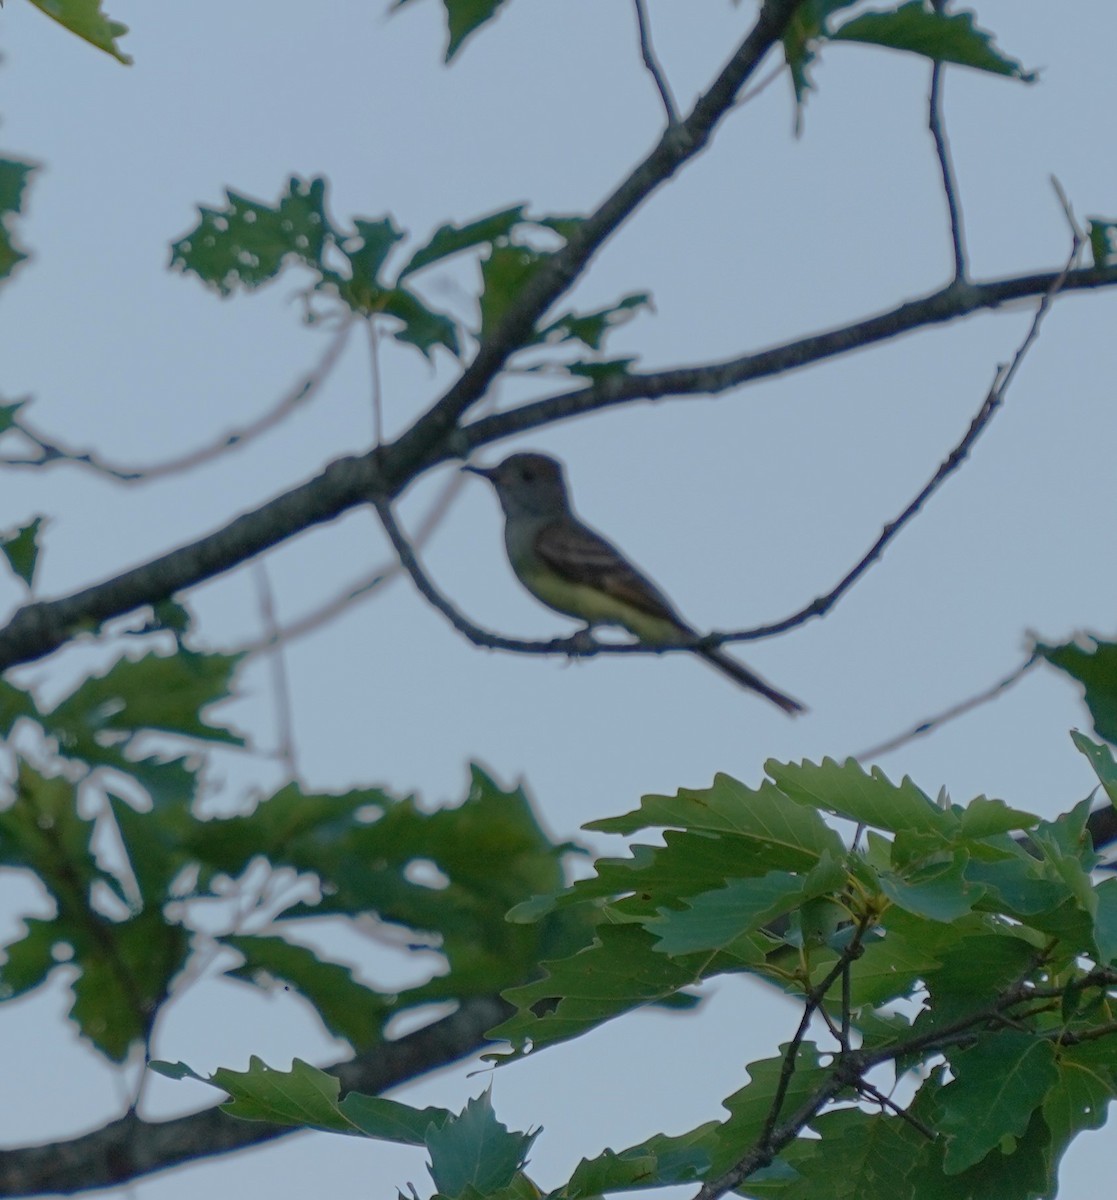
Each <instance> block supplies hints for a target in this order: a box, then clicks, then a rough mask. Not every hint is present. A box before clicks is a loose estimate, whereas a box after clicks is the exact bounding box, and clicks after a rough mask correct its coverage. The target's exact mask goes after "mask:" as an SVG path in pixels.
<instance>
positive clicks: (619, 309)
mask: <svg viewBox="0 0 1117 1200" xmlns="http://www.w3.org/2000/svg"><path fill="white" fill-rule="evenodd" d="M651 303H652V300H651V296H650V295H649V294H648V293H647V292H633V293H631V294H630V295H628V296H624V297H622V298H621V299H620V300H618V301H617V302H616V304H610V305H609V306H608V307H607V308H601V309H598V310H597V311H596V312H591V313H575V312H569V313H566V314H565V315H564V316H561V317H559V318H558V320H557V321H553V322H552V323H551V324H550V325H548V326H547V327H546V328H545V329H543V330H542V331H541V332H540V337H541V338H543V339H544V340H550V341H558V342H569V341H578V342H582V343H583V344H584V345H586V346H588V347H589V348H590V349H591V350H600V349H601V348H602V345H603V344H604V341H605V336H606V334H608V333H609V332H610V331H611V330H613V329H615V328H616V327H617V326H618V325H622V324H624V323H625V322H626V321H628V320H630V319H631V318H632V317H633V316H635V314H636V312H637V311H638V310H639V309H641V308H650V307H651ZM629 361H632V360H629Z"/></svg>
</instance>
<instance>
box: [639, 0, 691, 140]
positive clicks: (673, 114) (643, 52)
mask: <svg viewBox="0 0 1117 1200" xmlns="http://www.w3.org/2000/svg"><path fill="white" fill-rule="evenodd" d="M632 4H633V7H634V8H635V9H636V28H637V30H638V31H639V34H640V57H641V58H642V59H643V60H644V66H645V67H647V68H648V74H649V75H650V76H651V77H652V79H653V80H654V81H655V86H656V90H657V91H658V92H659V98H660V100H662V101H663V111H664V112H665V113H666V114H667V124H668V125H677V124H678V122H679V113H678V110H677V109H676V108H675V101H674V98H673V97H672V95H671V88H670V87H669V86H668V84H667V78H666V76H665V75H664V74H663V68H662V67H661V66H660V65H659V60H658V59H657V58H656V56H655V51H654V50H653V49H652V31H651V29H650V28H649V25H648V13H647V9H646V8H645V7H644V0H632Z"/></svg>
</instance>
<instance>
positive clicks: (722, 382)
mask: <svg viewBox="0 0 1117 1200" xmlns="http://www.w3.org/2000/svg"><path fill="white" fill-rule="evenodd" d="M1059 280H1062V283H1061V285H1060V287H1059V288H1058V291H1059V293H1060V294H1064V293H1067V292H1074V291H1084V290H1091V289H1093V288H1099V287H1106V288H1108V287H1113V286H1114V285H1117V265H1111V266H1106V267H1090V268H1088V269H1086V270H1077V271H1070V272H1068V273H1066V274H1064V272H1063V271H1062V270H1057V271H1045V272H1043V273H1042V274H1033V275H1018V276H1012V277H1008V278H1003V279H992V280H987V281H986V282H984V283H970V282H968V281H957V280H955V281H952V282H951V283H949V284H947V286H946V287H944V288H940V289H938V290H937V291H934V292H930V293H928V294H927V295H925V296H921V297H919V299H917V300H909V301H906V302H905V303H904V304H901V305H898V306H897V307H896V308H892V309H888V310H887V311H885V312H883V313H880V314H879V315H877V316H875V317H867V318H865V319H864V320H861V321H855V322H853V323H852V324H850V325H842V326H839V327H837V328H835V329H830V330H826V331H825V332H823V333H816V334H811V335H810V336H809V337H805V338H798V339H796V340H795V341H791V342H784V343H782V344H781V345H779V346H773V347H772V348H770V349H768V350H760V351H756V352H754V353H751V354H746V355H742V356H740V357H737V358H731V359H726V360H725V361H723V362H718V363H704V364H702V365H700V366H694V367H677V368H673V369H670V370H665V371H655V372H649V373H646V374H641V373H639V372H635V373H632V374H628V375H617V376H613V377H611V378H608V379H604V380H601V381H599V382H597V383H595V384H591V385H586V386H580V387H578V388H576V389H574V390H572V391H569V392H563V393H560V394H559V395H557V396H548V397H545V398H544V399H541V400H534V401H531V402H530V403H527V404H521V405H519V406H518V407H516V408H514V409H510V410H509V411H507V412H501V413H495V414H493V415H492V416H489V417H481V418H479V419H477V420H475V421H471V422H469V423H468V424H466V425H465V426H464V427H463V428H462V431H461V436H460V442H461V450H460V453H461V455H462V456H465V455H466V454H468V453H469V452H470V451H472V450H476V449H477V448H478V447H480V446H483V445H485V444H487V443H489V442H494V441H497V440H499V439H501V438H506V437H511V436H512V435H514V434H520V433H525V432H527V431H528V430H531V429H537V428H539V427H541V426H543V425H550V424H554V423H555V422H556V421H565V420H569V419H570V418H572V417H580V416H582V415H584V414H585V413H588V412H597V411H599V410H602V409H606V408H611V407H613V406H615V405H618V404H631V403H632V402H633V401H636V400H662V399H665V398H667V397H670V396H716V395H719V394H721V393H722V392H727V391H730V390H731V389H733V388H737V387H740V386H741V385H742V384H745V383H753V382H755V381H756V380H758V379H768V378H772V377H774V376H777V375H783V374H785V373H786V372H788V371H793V370H797V369H799V368H801V367H805V366H810V365H812V364H814V363H819V362H825V361H826V360H827V359H829V358H835V357H837V356H838V355H840V354H848V353H849V352H850V351H852V350H861V349H864V348H865V347H866V346H872V345H874V344H876V343H877V342H885V341H891V340H892V339H893V338H896V337H900V336H901V335H903V334H905V333H911V332H912V331H914V330H916V329H925V328H929V327H931V326H934V325H941V324H945V323H946V322H948V321H956V320H958V319H960V318H962V317H966V316H969V315H971V314H972V313H975V312H979V311H981V310H984V309H995V308H1000V307H1001V306H1002V305H1006V304H1011V303H1013V302H1016V301H1021V300H1030V299H1035V298H1037V297H1041V296H1045V295H1047V294H1048V293H1050V291H1051V288H1052V286H1053V285H1054V284H1055V283H1056V282H1057V281H1059ZM456 448H457V447H455V449H456Z"/></svg>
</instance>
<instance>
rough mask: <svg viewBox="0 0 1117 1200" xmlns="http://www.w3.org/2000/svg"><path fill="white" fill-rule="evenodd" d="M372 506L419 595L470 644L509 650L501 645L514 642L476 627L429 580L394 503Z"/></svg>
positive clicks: (382, 501)
mask: <svg viewBox="0 0 1117 1200" xmlns="http://www.w3.org/2000/svg"><path fill="white" fill-rule="evenodd" d="M372 503H373V506H374V507H375V509H376V512H377V515H378V516H379V517H380V523H381V524H382V525H383V526H384V532H385V533H386V534H387V535H388V540H389V541H390V542H391V543H392V546H393V547H394V549H395V552H396V554H397V555H399V560H400V563H401V564H402V566H403V569H404V570H405V571H406V572H407V573H408V575H410V576H411V581H412V583H414V584H415V587H416V588H417V589H418V591H419V594H420V595H421V596H422V597H423V598H424V599H425V600H426V601H427V602H428V603H429V604H431V605H432V606H433V607H434V608H437V609H438V611H439V612H440V613H442V615H443V616H444V617H445V618H446V619H447V620H448V621H449V622H450V624H451V625H453V627H454V628H455V629H456V630H457V631H458V632H459V633H461V634H464V635H465V636H466V637H467V638H469V640H470V641H471V642H475V643H477V644H478V645H481V646H489V647H491V648H493V649H497V650H505V649H509V648H510V647H509V645H507V644H503V645H502V643H511V642H513V641H514V639H511V638H507V639H505V638H501V637H499V636H496V635H493V634H490V633H488V632H487V631H486V630H484V629H482V628H481V627H480V626H479V625H474V624H473V622H472V621H470V620H469V619H468V617H465V616H463V615H462V614H461V613H460V612H458V610H457V609H456V608H455V607H454V606H453V605H452V604H451V603H450V601H449V600H447V599H446V597H445V596H443V595H442V593H441V592H440V591H439V590H438V589H437V588H436V587H435V586H434V584H433V583H432V582H431V581H430V579H429V578H428V576H427V574H426V572H425V571H424V570H423V568H422V566H421V565H420V563H419V559H418V557H417V556H416V554H415V549H414V547H413V546H412V545H411V543H410V541H409V540H408V538H407V535H406V534H405V533H404V532H403V530H402V529H401V528H400V527H399V523H398V522H397V521H396V518H395V514H394V513H393V512H392V504H391V501H390V500H388V499H387V498H386V497H384V496H375V497H373V501H372Z"/></svg>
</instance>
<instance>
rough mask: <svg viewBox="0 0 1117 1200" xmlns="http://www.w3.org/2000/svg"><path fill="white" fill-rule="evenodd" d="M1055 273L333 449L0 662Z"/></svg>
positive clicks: (6, 635) (1097, 270) (71, 598)
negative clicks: (296, 478)
mask: <svg viewBox="0 0 1117 1200" xmlns="http://www.w3.org/2000/svg"><path fill="white" fill-rule="evenodd" d="M1060 275H1061V273H1060V272H1044V273H1042V274H1037V275H1022V276H1016V277H1013V278H1009V279H1001V280H991V281H988V282H986V283H983V284H970V283H951V284H949V285H948V286H947V287H946V288H943V289H941V290H940V291H938V292H934V293H932V294H931V295H929V296H926V297H923V298H922V299H920V300H915V301H911V302H909V303H907V304H903V305H900V306H899V307H898V308H896V309H893V310H891V311H890V312H887V313H883V314H881V315H880V316H878V317H871V318H869V319H868V320H865V321H860V322H856V323H855V324H853V325H849V326H845V327H842V328H840V329H834V330H830V331H828V332H826V333H822V334H816V335H813V336H812V337H809V338H802V339H799V340H798V341H795V342H789V343H785V344H784V345H783V346H780V347H775V348H773V349H771V350H766V351H761V352H760V353H758V354H752V355H748V356H746V357H744V358H740V359H735V360H731V361H730V362H727V363H721V364H710V365H706V366H702V367H692V368H682V369H679V370H673V371H662V372H658V373H656V374H654V375H649V376H645V377H641V376H626V377H624V378H621V379H618V380H614V381H611V382H608V383H602V384H600V385H598V386H597V387H592V388H585V389H581V390H579V391H577V392H573V393H568V394H567V395H565V396H557V397H551V398H550V399H548V400H541V401H536V402H534V403H532V404H525V405H522V406H521V407H519V408H517V409H514V410H512V411H511V412H507V413H499V414H496V415H494V416H488V417H481V418H479V419H478V420H476V421H474V422H472V423H470V424H468V425H467V426H465V428H464V429H462V430H459V431H458V435H457V437H456V438H455V439H447V443H446V444H444V445H442V446H440V447H438V448H437V449H432V450H430V451H429V452H428V453H427V455H426V457H425V458H422V459H420V460H418V461H415V460H414V459H413V458H412V457H411V455H412V453H413V451H414V447H410V446H409V443H408V442H407V439H408V437H409V435H406V434H405V435H404V438H402V439H400V441H399V442H396V443H395V444H394V445H392V446H389V447H384V448H382V449H380V450H379V451H376V450H374V451H370V452H369V453H368V454H365V455H362V456H360V457H357V458H353V457H347V458H340V459H337V460H335V461H334V462H332V463H330V464H329V466H327V467H326V468H325V470H323V471H322V472H321V474H319V475H318V476H317V477H315V478H314V479H311V480H309V481H308V482H306V483H304V484H301V485H300V486H299V487H296V488H294V489H293V490H291V491H290V492H286V493H284V494H283V495H281V496H278V497H276V498H275V499H274V500H270V501H268V502H267V503H266V504H263V505H261V507H260V508H258V509H255V510H253V511H252V512H249V513H246V514H244V515H243V516H241V517H238V518H236V519H235V520H234V521H232V522H231V523H230V524H228V525H227V526H225V527H223V528H222V529H219V530H217V531H216V532H214V533H211V534H209V535H207V536H205V537H202V538H199V539H198V540H197V541H195V542H192V543H190V544H188V545H186V546H182V547H179V548H178V549H176V550H172V551H170V552H169V553H167V554H164V555H161V556H160V557H159V558H156V559H152V560H151V561H150V562H147V563H145V564H143V565H142V566H140V567H136V568H135V569H133V570H131V571H125V572H123V573H122V574H120V575H118V576H115V577H113V578H111V579H107V580H105V581H104V582H102V583H98V584H94V585H93V586H91V587H87V588H84V589H83V590H81V591H78V592H74V593H71V594H70V595H68V596H63V597H60V598H59V599H57V600H50V601H41V602H39V603H36V604H30V605H26V606H24V607H23V608H21V609H19V610H18V611H17V612H16V613H15V615H14V616H13V617H12V619H11V621H9V623H8V625H7V626H6V627H4V628H3V629H0V672H2V671H6V670H8V669H9V668H10V667H13V666H16V665H18V664H20V663H26V662H33V661H34V660H36V659H39V658H42V657H43V656H44V655H47V654H50V653H51V652H52V651H54V650H57V649H58V648H59V647H60V646H62V645H64V644H65V643H66V642H67V641H69V640H70V639H71V638H73V637H75V636H77V635H78V634H79V633H81V632H82V631H83V630H86V629H91V628H92V629H95V628H97V627H98V626H99V625H101V624H102V623H103V622H105V621H108V620H111V619H113V618H114V617H120V616H124V615H125V614H126V613H129V612H133V611H134V610H136V609H138V608H142V607H143V606H144V605H147V604H154V603H157V602H158V601H160V600H165V599H167V598H168V597H170V596H172V595H174V594H175V593H176V592H179V591H182V590H183V589H185V588H189V587H193V586H195V585H196V584H199V583H202V582H204V581H205V580H207V579H212V578H213V577H214V576H217V575H220V574H222V573H223V572H225V571H228V570H232V569H233V568H234V567H237V566H240V565H241V564H242V563H245V562H247V561H249V560H250V559H252V558H254V557H255V556H256V555H258V554H262V553H263V552H264V551H266V550H269V549H271V547H273V546H275V545H277V544H279V543H280V542H282V541H285V540H286V539H287V538H290V537H294V536H295V535H296V534H298V533H302V532H304V531H305V530H307V529H311V528H313V527H314V526H315V525H319V524H323V523H325V522H327V521H332V520H335V519H336V518H337V517H339V516H341V515H342V514H343V513H345V512H347V511H348V510H349V509H352V508H355V507H357V506H358V505H360V504H363V503H365V502H367V500H368V498H369V496H370V495H371V494H372V493H377V494H380V495H385V496H395V495H397V494H398V493H399V492H400V491H402V490H403V488H404V487H405V486H406V484H407V483H409V482H410V481H411V480H412V479H414V478H415V477H417V476H418V475H419V474H421V473H422V472H423V471H425V470H427V469H429V468H430V467H433V466H436V465H437V464H438V463H440V462H444V461H446V460H447V459H448V458H451V457H458V456H462V455H464V454H465V453H467V452H468V450H469V449H470V448H472V447H476V446H480V445H484V444H487V443H488V442H492V441H496V440H497V439H499V438H504V437H508V436H510V435H511V434H513V433H518V432H522V431H523V430H525V429H533V428H538V427H539V426H541V425H544V424H548V423H551V422H554V421H558V420H562V419H564V418H567V417H571V416H576V415H580V414H582V413H585V412H589V411H591V410H596V409H599V408H608V407H610V406H612V405H615V404H621V403H627V402H629V401H632V400H646V399H657V398H660V397H663V396H666V395H670V394H678V395H685V394H696V393H701V394H706V395H710V394H716V393H718V392H721V391H725V390H727V389H729V388H731V387H735V386H738V384H740V383H743V382H748V381H749V380H752V379H759V378H763V377H766V376H770V375H779V374H782V373H783V372H785V371H789V370H792V369H795V368H798V367H805V366H809V365H811V364H813V363H815V362H819V361H822V360H824V359H826V358H830V357H833V356H835V355H838V354H843V353H847V352H849V351H851V350H857V349H861V348H862V347H863V346H866V345H871V344H872V343H873V342H878V341H885V340H887V339H889V338H893V337H897V336H899V335H900V334H902V333H907V332H910V331H911V330H913V329H916V328H919V327H920V326H923V325H934V324H939V323H942V322H945V321H950V320H954V319H956V318H958V317H962V316H965V315H967V314H969V313H972V312H975V311H978V310H980V309H986V308H997V307H999V306H1000V305H1002V304H1005V303H1008V302H1009V301H1013V300H1022V299H1028V298H1030V297H1035V296H1042V295H1045V294H1046V293H1047V292H1049V291H1050V289H1051V285H1052V283H1053V282H1054V281H1056V280H1057V279H1059V278H1060ZM1114 285H1117V266H1108V267H1092V268H1089V269H1087V270H1077V271H1070V272H1068V273H1067V275H1066V278H1065V280H1064V282H1063V285H1062V287H1061V288H1060V292H1067V291H1081V290H1089V289H1093V288H1099V287H1112V286H1114ZM743 634H744V639H743V640H747V639H748V638H751V637H758V636H762V635H761V633H757V632H755V631H751V630H749V631H743ZM494 636H495V635H494ZM483 644H491V645H494V646H497V647H498V648H500V649H508V650H516V651H521V652H535V653H548V654H554V653H562V654H571V653H575V654H576V653H582V654H586V653H589V654H594V653H599V652H601V651H598V650H596V649H594V648H593V647H592V646H590V647H587V646H584V645H583V646H581V647H579V645H578V644H576V643H575V642H573V641H572V640H571V639H557V640H554V641H550V642H524V641H518V640H516V639H511V638H509V639H503V640H500V641H496V640H491V641H489V642H485V643H483ZM634 649H637V648H636V647H626V646H610V647H609V648H608V652H609V653H631V652H633V650H634Z"/></svg>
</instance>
